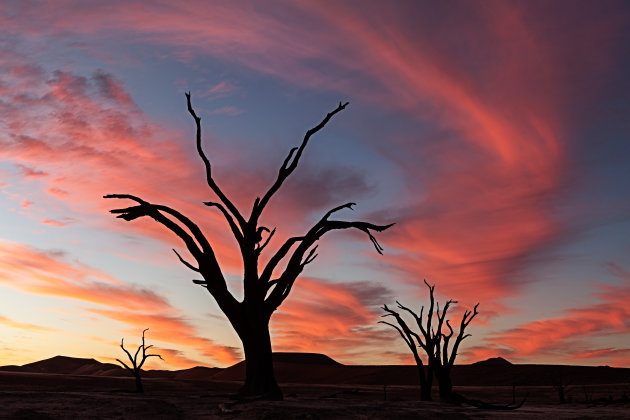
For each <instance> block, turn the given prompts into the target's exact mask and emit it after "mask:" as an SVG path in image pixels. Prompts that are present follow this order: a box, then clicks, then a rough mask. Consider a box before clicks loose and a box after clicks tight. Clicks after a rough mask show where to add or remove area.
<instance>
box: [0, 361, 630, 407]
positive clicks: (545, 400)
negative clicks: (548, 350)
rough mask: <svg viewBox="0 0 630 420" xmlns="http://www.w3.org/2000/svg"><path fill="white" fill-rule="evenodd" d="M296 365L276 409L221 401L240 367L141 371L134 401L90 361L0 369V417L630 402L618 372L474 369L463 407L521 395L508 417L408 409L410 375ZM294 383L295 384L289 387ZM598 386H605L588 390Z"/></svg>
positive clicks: (109, 369)
mask: <svg viewBox="0 0 630 420" xmlns="http://www.w3.org/2000/svg"><path fill="white" fill-rule="evenodd" d="M297 359H298V360H295V356H291V358H289V360H286V358H285V360H284V361H277V362H276V370H277V376H278V379H279V382H280V384H281V387H282V389H283V391H284V394H285V400H284V401H273V402H272V401H254V402H236V401H234V400H232V399H231V398H230V395H232V394H233V393H234V392H235V391H236V390H237V389H238V388H239V386H240V384H241V383H242V382H241V381H242V374H243V366H242V364H237V365H235V366H233V367H230V368H226V369H211V368H193V369H187V370H183V371H147V372H146V374H145V379H144V380H143V382H144V386H145V393H144V394H136V393H134V392H133V390H134V380H133V378H131V377H128V376H127V375H126V374H125V372H124V371H122V369H121V370H118V369H117V367H116V366H114V365H109V364H103V363H100V362H97V361H95V360H92V359H74V358H63V357H58V358H52V359H48V360H46V361H41V362H36V363H34V364H30V366H29V365H25V366H22V367H4V368H0V418H3V419H121V418H124V419H215V418H216V419H219V418H220V419H419V418H426V419H434V418H435V419H626V418H627V419H630V401H628V399H627V397H626V398H624V395H626V396H627V395H630V380H628V381H626V382H623V380H624V378H626V377H627V376H626V375H627V374H628V371H630V370H628V369H613V368H607V369H606V368H601V369H600V371H601V372H604V373H601V372H600V373H598V372H599V371H598V369H599V368H584V367H557V366H556V367H552V366H543V367H541V366H537V365H531V366H527V365H511V364H510V365H505V366H501V365H493V364H490V365H483V364H479V365H477V366H475V365H465V366H461V367H460V370H459V372H454V375H453V377H454V382H455V384H456V386H455V390H456V391H457V392H459V393H461V394H462V395H465V396H466V397H468V398H471V399H481V400H484V401H487V402H492V403H496V404H507V403H510V402H511V401H512V400H513V399H516V400H519V401H520V399H522V398H523V397H525V396H526V395H527V401H526V402H525V404H524V405H523V407H521V408H519V409H518V410H514V411H495V410H482V409H478V408H475V407H470V406H466V405H461V406H457V405H449V404H442V403H439V402H421V401H418V388H417V386H415V385H414V384H413V383H410V382H412V381H413V380H414V376H413V372H414V370H413V369H414V367H413V366H344V365H340V364H336V362H334V361H333V362H334V363H333V362H328V361H325V362H324V361H322V360H315V361H313V360H307V362H308V363H304V360H302V359H300V357H298V358H297ZM307 359H308V358H307ZM38 363H39V364H38ZM506 363H507V362H506ZM536 369H538V370H539V372H536ZM558 369H561V371H562V374H561V376H562V381H563V382H564V383H565V385H564V391H565V398H566V400H567V401H569V402H567V403H564V404H560V403H559V402H558V388H557V386H555V387H554V385H544V384H535V382H536V381H543V382H545V381H548V379H549V378H546V377H545V374H544V372H547V374H548V375H547V376H550V377H553V375H556V376H557V375H559V374H558V373H557V372H558ZM602 369H603V370H602ZM27 370H31V372H27ZM33 370H36V372H33ZM51 371H54V372H57V373H50V372H51ZM60 371H65V373H58V372H60ZM77 371H78V372H81V374H77V373H76V372H77ZM527 372H530V373H531V372H533V374H530V375H529V376H528V375H527ZM554 372H555V373H554ZM585 372H586V373H585ZM589 372H590V373H589ZM594 374H596V375H594ZM519 375H520V376H519ZM523 375H525V376H523ZM589 375H591V376H589ZM606 375H608V376H606ZM296 377H301V378H303V379H304V380H303V381H301V382H302V383H299V382H300V381H296V380H295V379H296ZM335 377H337V378H338V380H336V381H335V380H334V379H335ZM510 377H511V378H512V380H515V379H516V380H518V381H520V382H521V383H523V384H522V385H520V384H517V383H512V385H507V384H501V385H480V384H474V382H475V381H477V382H483V381H486V382H487V381H493V382H501V381H503V382H505V381H508V380H509V379H510ZM598 378H601V380H602V381H603V382H614V383H609V384H606V383H595V382H597V379H598ZM304 382H307V383H304ZM326 382H328V383H326ZM378 382H381V383H378ZM458 382H459V383H460V385H457V384H458ZM515 382H517V381H515ZM579 382H582V383H581V384H579ZM471 383H473V384H471ZM434 395H435V397H437V389H435V390H434Z"/></svg>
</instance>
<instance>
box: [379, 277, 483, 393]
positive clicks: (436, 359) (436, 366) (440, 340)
mask: <svg viewBox="0 0 630 420" xmlns="http://www.w3.org/2000/svg"><path fill="white" fill-rule="evenodd" d="M424 284H426V285H427V287H428V288H429V298H430V304H429V310H428V311H427V313H426V317H425V316H423V313H424V306H422V307H421V308H420V315H418V314H416V313H415V312H414V311H413V310H411V309H409V308H408V307H406V306H404V305H402V304H401V303H400V302H398V301H396V304H397V305H398V308H399V309H402V310H403V311H406V312H408V313H409V314H410V315H411V316H412V317H413V319H414V321H415V322H416V325H417V327H418V329H419V330H420V332H419V333H416V332H414V331H413V330H411V329H410V328H409V326H408V325H407V323H406V322H405V320H404V319H403V318H402V317H401V316H400V314H399V313H398V312H396V311H394V310H392V309H390V308H388V307H387V305H384V306H383V310H384V311H385V312H386V314H385V315H383V316H384V317H388V316H391V317H394V318H395V319H396V322H397V323H398V326H397V325H394V324H392V323H389V322H386V321H380V322H381V323H383V324H386V325H389V326H391V327H393V328H395V329H396V330H398V332H399V333H400V335H401V337H402V338H403V339H404V340H405V343H406V344H407V346H408V347H409V348H410V349H411V351H412V353H413V355H414V358H415V360H416V364H417V366H418V371H419V374H420V388H421V391H420V392H421V399H422V400H425V401H430V400H431V385H432V380H433V375H435V376H436V377H437V379H438V385H439V389H440V399H441V400H443V401H452V400H453V383H452V382H451V370H452V368H453V364H454V363H455V357H457V351H458V349H459V346H460V344H461V342H462V341H463V340H464V339H465V338H466V337H469V336H470V334H465V333H464V332H465V330H466V327H468V325H469V324H470V322H471V321H472V320H473V318H475V316H477V313H478V312H477V307H478V306H479V303H477V304H476V305H475V307H474V309H473V310H472V311H464V315H463V316H462V319H461V321H460V324H459V332H458V334H457V335H456V336H455V341H454V342H453V343H452V346H451V347H450V348H449V344H450V343H451V338H453V335H454V331H453V328H452V327H451V323H450V320H449V319H446V315H447V313H448V310H449V308H450V307H451V305H452V304H454V303H457V301H455V300H448V301H447V302H446V304H445V305H444V307H443V308H442V310H441V311H440V304H439V303H436V302H435V297H434V290H435V286H431V285H430V284H429V283H427V281H426V280H425V281H424ZM423 318H426V319H423ZM434 319H435V320H436V325H433V321H434ZM447 329H448V333H446V330H447ZM418 347H419V348H421V349H422V350H423V351H424V353H425V355H426V358H427V365H428V369H427V373H426V374H425V369H424V364H423V362H422V358H421V357H420V356H419V354H418V350H417V348H418Z"/></svg>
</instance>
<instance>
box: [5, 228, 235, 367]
mask: <svg viewBox="0 0 630 420" xmlns="http://www.w3.org/2000/svg"><path fill="white" fill-rule="evenodd" d="M0 284H2V285H4V286H8V287H11V288H14V289H17V290H21V291H26V292H29V293H35V294H40V295H46V296H54V297H59V298H70V299H73V300H75V301H78V302H84V303H92V304H95V305H98V306H99V307H97V308H84V310H85V311H88V312H92V313H95V314H98V315H101V316H103V317H105V318H108V319H111V320H115V321H119V322H123V323H126V324H128V325H130V326H132V327H133V328H134V330H138V329H139V330H142V329H144V328H147V327H149V328H151V333H152V337H153V338H155V339H156V340H160V341H164V342H168V343H173V344H177V345H180V346H182V347H184V348H186V347H188V348H191V347H192V348H194V349H195V350H196V351H199V352H201V353H202V354H204V355H205V356H207V357H210V358H212V359H213V360H216V361H218V362H219V363H223V364H231V363H234V362H235V361H237V360H239V353H238V350H236V349H235V348H233V347H230V346H223V345H219V344H216V343H215V342H214V341H212V340H209V339H205V338H201V337H199V335H198V332H197V330H196V329H195V328H194V327H193V326H192V325H191V323H190V322H189V321H187V320H186V319H185V318H183V317H182V316H181V315H179V310H177V309H176V308H174V307H173V306H171V305H170V304H169V302H168V301H167V300H166V298H164V297H162V296H160V295H158V294H157V293H155V292H153V291H151V290H147V289H143V288H139V287H137V286H133V285H127V284H124V283H122V282H120V281H118V280H116V279H113V278H111V277H109V276H108V275H107V274H105V273H101V272H100V271H98V270H95V269H93V268H90V267H87V266H85V265H81V264H78V263H77V264H70V263H67V262H65V261H63V253H54V252H44V251H40V250H37V249H34V248H31V247H28V246H25V245H22V244H17V243H12V242H8V241H5V240H0ZM120 308H125V309H124V310H122V311H121V309H120ZM0 322H2V323H4V324H6V325H10V326H13V327H16V328H24V329H27V330H33V329H37V328H38V327H37V326H33V325H30V324H21V323H19V322H15V321H11V320H8V319H6V318H1V319H0ZM39 328H40V329H43V327H39ZM180 361H181V359H180Z"/></svg>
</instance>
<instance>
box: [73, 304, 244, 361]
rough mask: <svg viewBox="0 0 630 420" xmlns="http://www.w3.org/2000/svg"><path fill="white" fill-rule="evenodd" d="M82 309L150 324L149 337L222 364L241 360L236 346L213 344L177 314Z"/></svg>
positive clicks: (139, 323)
mask: <svg viewBox="0 0 630 420" xmlns="http://www.w3.org/2000/svg"><path fill="white" fill-rule="evenodd" d="M85 310H86V311H89V312H92V313H95V314H97V315H101V316H103V317H105V318H107V319H113V320H116V321H119V322H123V323H125V324H129V325H133V326H137V327H138V328H150V329H151V337H152V339H154V340H159V341H163V342H166V343H173V344H178V345H181V346H185V347H192V348H195V349H196V350H197V351H199V352H201V353H202V354H203V355H204V356H207V357H210V358H212V359H214V360H217V361H218V362H219V363H222V364H228V365H229V364H233V363H235V362H237V361H239V360H241V356H240V351H239V350H238V349H236V348H234V347H229V346H222V345H217V344H216V343H215V342H214V341H213V340H210V339H207V338H202V337H199V336H198V333H197V331H196V329H195V328H194V327H192V326H191V325H190V323H188V322H187V321H186V320H185V319H184V318H183V317H181V316H174V315H160V314H155V313H152V314H146V313H138V312H130V311H121V310H111V309H91V308H85Z"/></svg>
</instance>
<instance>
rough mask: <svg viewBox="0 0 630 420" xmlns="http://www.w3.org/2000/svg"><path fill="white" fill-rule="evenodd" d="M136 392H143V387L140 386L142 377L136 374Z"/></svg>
mask: <svg viewBox="0 0 630 420" xmlns="http://www.w3.org/2000/svg"><path fill="white" fill-rule="evenodd" d="M136 392H138V393H140V394H142V393H144V388H143V387H142V378H140V375H136Z"/></svg>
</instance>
